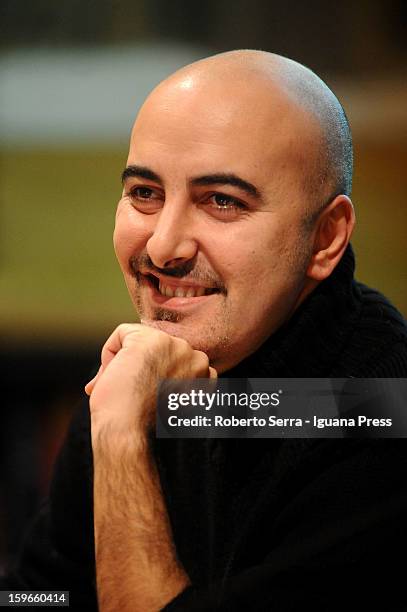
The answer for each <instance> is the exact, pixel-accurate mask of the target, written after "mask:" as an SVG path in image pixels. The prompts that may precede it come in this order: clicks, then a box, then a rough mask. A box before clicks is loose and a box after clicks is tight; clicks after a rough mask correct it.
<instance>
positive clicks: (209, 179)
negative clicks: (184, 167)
mask: <svg viewBox="0 0 407 612" xmlns="http://www.w3.org/2000/svg"><path fill="white" fill-rule="evenodd" d="M191 185H232V186H233V187H238V188H239V189H241V190H242V191H245V192H246V193H247V195H249V196H251V197H252V198H257V199H260V198H261V194H260V192H259V190H258V189H257V187H255V186H254V185H253V184H252V183H249V182H248V181H245V180H244V179H242V178H240V177H239V176H236V174H228V173H218V174H207V175H205V176H198V177H197V178H194V179H192V180H191Z"/></svg>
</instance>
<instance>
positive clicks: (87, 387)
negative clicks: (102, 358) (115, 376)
mask: <svg viewBox="0 0 407 612" xmlns="http://www.w3.org/2000/svg"><path fill="white" fill-rule="evenodd" d="M103 369H104V368H103V366H102V365H101V366H100V367H99V369H98V371H97V373H96V376H94V377H93V378H92V379H91V380H90V381H89V382H88V383H86V385H85V393H86V394H87V395H91V393H92V391H93V389H94V388H95V385H96V383H97V381H98V380H99V378H100V376H101V374H102V372H103Z"/></svg>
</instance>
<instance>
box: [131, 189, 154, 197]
mask: <svg viewBox="0 0 407 612" xmlns="http://www.w3.org/2000/svg"><path fill="white" fill-rule="evenodd" d="M153 195H154V192H153V190H152V189H150V187H133V188H132V189H130V191H129V196H130V197H132V198H135V199H140V200H150V199H151V198H152V197H153Z"/></svg>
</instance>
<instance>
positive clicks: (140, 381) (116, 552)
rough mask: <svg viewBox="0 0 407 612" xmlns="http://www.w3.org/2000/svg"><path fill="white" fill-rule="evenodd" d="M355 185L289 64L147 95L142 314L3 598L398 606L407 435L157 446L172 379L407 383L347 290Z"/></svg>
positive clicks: (119, 225)
mask: <svg viewBox="0 0 407 612" xmlns="http://www.w3.org/2000/svg"><path fill="white" fill-rule="evenodd" d="M351 179H352V145H351V138H350V133H349V128H348V124H347V121H346V117H345V114H344V112H343V109H342V108H341V106H340V104H339V102H338V101H337V99H336V98H335V96H334V95H333V93H332V92H331V91H330V90H329V89H328V87H327V86H326V85H325V84H324V83H323V82H322V81H321V80H320V79H319V78H318V77H317V76H316V75H315V74H313V73H312V72H311V71H309V70H308V69H307V68H304V67H303V66H301V65H299V64H297V63H296V62H293V61H291V60H288V59H285V58H282V57H279V56H276V55H272V54H268V53H263V52H260V51H236V52H230V53H226V54H221V55H218V56H214V57H211V58H208V59H206V60H202V61H200V62H197V63H195V64H192V65H190V66H187V67H186V68H183V69H182V70H180V71H178V72H177V73H175V74H174V75H172V76H171V77H169V78H168V79H167V80H166V81H164V82H163V83H161V84H160V85H159V86H158V87H157V88H156V89H155V90H154V91H153V92H152V94H151V95H150V96H149V98H148V99H147V101H146V102H145V104H144V106H143V108H142V109H141V111H140V113H139V115H138V117H137V120H136V122H135V125H134V128H133V132H132V137H131V143H130V151H129V157H128V161H127V166H126V168H125V170H124V172H123V187H124V189H123V194H122V198H121V200H120V202H119V205H118V210H117V216H116V227H115V233H114V244H115V250H116V254H117V257H118V260H119V263H120V266H121V268H122V271H123V274H124V277H125V280H126V283H127V286H128V289H129V293H130V295H131V298H132V300H133V302H134V304H135V306H136V308H137V310H138V312H139V313H140V317H141V324H140V325H135V324H124V325H121V326H119V327H118V328H117V329H116V330H115V331H114V332H113V334H112V335H111V336H110V338H109V339H108V340H107V342H106V344H105V346H104V348H103V350H102V355H101V366H100V369H99V372H98V374H97V376H96V377H95V378H94V379H93V380H92V381H91V382H90V383H88V385H87V387H86V391H87V393H88V394H89V395H90V401H89V405H90V411H89V412H88V410H86V411H85V412H84V413H83V414H81V415H80V416H79V418H78V419H77V421H76V423H74V425H73V426H72V428H71V432H70V435H69V437H68V440H67V442H66V444H65V447H64V449H63V452H62V454H61V457H60V459H59V464H58V468H57V470H56V474H55V478H54V482H53V487H52V490H51V495H50V502H49V504H48V505H47V506H46V507H45V508H44V511H43V515H42V516H41V517H40V518H39V520H38V521H37V524H36V526H35V527H34V528H33V532H32V535H31V538H30V540H29V541H28V543H27V546H26V549H25V552H24V554H23V556H22V560H21V565H20V568H19V570H18V571H17V573H15V574H14V577H10V578H9V581H8V583H7V584H8V585H9V587H10V588H18V587H19V588H31V589H34V588H35V589H46V588H47V589H51V588H52V589H56V588H59V589H70V591H71V607H78V608H81V609H87V610H91V609H95V608H96V592H97V599H98V606H99V609H100V610H102V611H103V612H107V611H112V610H120V611H122V610H142V611H143V612H144V611H148V610H159V609H168V610H174V611H176V610H273V611H282V610H299V609H301V608H303V607H307V608H308V607H309V608H310V609H314V610H334V609H342V608H343V606H344V605H345V604H346V605H347V606H348V608H349V606H350V609H358V610H361V609H373V608H374V606H376V605H377V606H378V607H381V609H382V608H383V606H384V605H388V604H389V602H390V604H389V605H390V607H387V608H386V609H392V610H393V609H394V610H395V609H405V607H404V606H405V604H406V597H405V595H404V593H403V589H402V588H401V587H402V584H403V583H402V580H401V576H402V569H401V566H399V564H398V562H397V559H396V553H397V550H401V549H402V547H403V546H404V545H405V544H406V530H405V526H404V523H405V517H404V513H405V509H406V501H407V495H406V478H405V477H406V474H407V470H406V468H407V459H406V456H405V453H404V449H403V448H402V445H400V444H395V443H394V442H393V443H391V442H390V443H389V442H385V441H380V440H377V441H359V440H346V441H345V440H337V441H329V442H328V441H323V440H322V441H321V440H319V441H316V440H284V441H277V440H262V441H260V440H236V441H234V440H184V441H182V440H181V441H179V440H155V439H154V435H153V429H154V418H155V392H156V388H157V381H158V380H159V379H162V378H191V377H216V376H217V375H219V376H230V377H245V376H261V377H265V376H266V377H293V376H294V377H295V376H298V377H312V376H318V377H324V376H329V377H335V376H338V377H395V376H401V377H402V376H405V375H406V371H407V350H406V330H405V326H404V323H403V321H402V319H401V317H400V316H399V315H398V313H397V312H396V311H395V309H394V308H393V307H392V306H391V305H390V304H389V303H388V302H387V301H386V300H385V298H383V297H382V296H381V295H380V294H378V293H376V292H374V291H372V290H369V289H368V288H366V287H364V286H362V285H360V284H357V283H356V282H355V281H354V280H353V267H354V262H353V254H352V251H351V249H350V245H349V240H350V237H351V234H352V230H353V226H354V211H353V206H352V203H351V200H350V191H351ZM90 446H91V448H92V452H91V450H90ZM92 477H93V485H92ZM92 504H93V516H92ZM93 527H94V541H93ZM93 546H95V559H94V557H93V554H94V553H93V550H94V549H93ZM95 568H96V574H94V573H95ZM372 585H373V586H372ZM373 591H374V593H372V592H373ZM363 606H365V607H363Z"/></svg>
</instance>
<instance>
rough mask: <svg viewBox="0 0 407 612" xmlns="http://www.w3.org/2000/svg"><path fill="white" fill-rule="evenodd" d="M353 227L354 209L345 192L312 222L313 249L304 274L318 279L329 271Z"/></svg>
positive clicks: (346, 244) (336, 260)
mask: <svg viewBox="0 0 407 612" xmlns="http://www.w3.org/2000/svg"><path fill="white" fill-rule="evenodd" d="M354 226H355V211H354V209H353V204H352V202H351V200H350V199H349V198H348V197H347V196H346V195H339V196H337V197H336V198H335V199H334V200H332V202H331V203H330V204H329V205H328V206H327V207H326V208H324V210H323V211H322V213H321V215H320V217H319V218H318V220H317V222H316V227H315V234H314V249H313V254H312V257H311V261H310V263H309V266H308V269H307V276H308V277H309V278H312V279H313V280H316V281H322V280H324V279H325V278H328V276H329V275H330V274H331V273H332V272H333V270H334V268H335V266H336V265H337V264H338V263H339V260H340V259H341V257H342V255H343V253H344V251H345V249H346V247H347V246H348V243H349V240H350V237H351V234H352V232H353V228H354Z"/></svg>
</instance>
